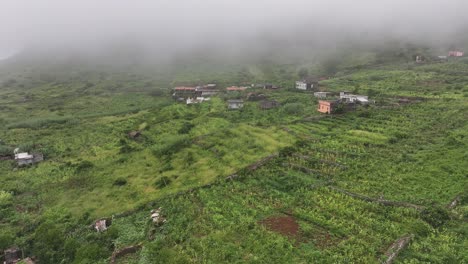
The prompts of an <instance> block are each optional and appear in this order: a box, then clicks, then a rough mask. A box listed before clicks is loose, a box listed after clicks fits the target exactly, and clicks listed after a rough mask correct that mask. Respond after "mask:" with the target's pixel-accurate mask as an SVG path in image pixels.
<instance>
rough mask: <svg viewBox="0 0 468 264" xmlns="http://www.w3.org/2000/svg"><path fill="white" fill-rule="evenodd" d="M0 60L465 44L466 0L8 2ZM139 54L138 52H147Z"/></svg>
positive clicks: (0, 15) (0, 20) (1, 2)
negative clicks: (27, 54) (38, 55)
mask: <svg viewBox="0 0 468 264" xmlns="http://www.w3.org/2000/svg"><path fill="white" fill-rule="evenodd" d="M0 6H1V8H0V59H1V58H4V57H7V56H9V55H11V54H14V53H19V52H21V51H25V50H26V51H27V50H32V49H35V50H36V51H41V52H42V53H44V54H47V55H48V56H50V55H52V54H54V53H56V52H57V51H59V50H60V51H62V52H65V53H66V52H75V53H76V52H77V53H86V54H91V55H93V56H97V55H98V54H102V53H106V52H107V53H109V51H110V50H112V51H114V52H115V53H119V50H127V51H128V50H131V51H132V52H131V53H132V54H133V55H135V54H137V55H138V56H140V57H142V58H143V57H144V58H158V59H170V58H173V56H176V55H178V56H180V55H181V54H190V53H191V52H194V51H197V52H204V53H216V54H222V55H229V54H230V55H232V56H241V55H242V54H244V55H246V54H249V55H248V56H250V55H252V54H257V53H259V54H260V53H263V54H270V53H274V52H276V51H278V52H291V53H301V52H302V51H303V50H305V49H309V50H311V49H313V50H315V51H316V52H319V51H320V50H321V49H333V48H335V49H337V48H339V47H340V45H344V44H347V45H348V44H355V45H365V44H367V45H380V44H382V43H384V42H387V41H389V40H401V41H411V42H415V43H423V44H425V45H434V46H442V47H443V46H444V45H446V46H448V45H452V46H453V45H460V43H461V41H462V40H463V39H462V37H463V35H465V34H466V28H467V27H466V26H467V25H468V16H466V15H465V13H466V10H467V9H468V1H466V0H289V1H279V0H178V1H172V0H0ZM138 56H137V57H138Z"/></svg>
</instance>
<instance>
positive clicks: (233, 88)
mask: <svg viewBox="0 0 468 264" xmlns="http://www.w3.org/2000/svg"><path fill="white" fill-rule="evenodd" d="M245 89H247V87H237V86H231V87H228V88H226V90H227V91H244V90H245Z"/></svg>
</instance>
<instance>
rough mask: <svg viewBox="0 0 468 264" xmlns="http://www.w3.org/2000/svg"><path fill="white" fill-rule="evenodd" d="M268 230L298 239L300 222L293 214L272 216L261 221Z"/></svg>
mask: <svg viewBox="0 0 468 264" xmlns="http://www.w3.org/2000/svg"><path fill="white" fill-rule="evenodd" d="M259 224H261V225H263V226H265V227H266V228H267V229H268V230H270V231H272V232H275V233H278V234H281V235H283V236H286V237H288V238H290V239H298V238H299V236H300V234H299V224H298V223H297V221H296V219H295V218H294V217H292V216H289V215H285V216H271V217H268V218H266V219H264V220H262V221H260V222H259Z"/></svg>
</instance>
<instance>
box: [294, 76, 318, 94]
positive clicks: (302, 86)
mask: <svg viewBox="0 0 468 264" xmlns="http://www.w3.org/2000/svg"><path fill="white" fill-rule="evenodd" d="M296 89H298V90H303V91H307V90H316V89H318V81H315V80H311V79H309V80H300V81H296Z"/></svg>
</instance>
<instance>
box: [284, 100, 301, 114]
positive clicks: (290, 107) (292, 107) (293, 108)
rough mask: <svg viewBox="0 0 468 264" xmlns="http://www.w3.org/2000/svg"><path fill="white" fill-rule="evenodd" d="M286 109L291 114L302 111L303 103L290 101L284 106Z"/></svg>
mask: <svg viewBox="0 0 468 264" xmlns="http://www.w3.org/2000/svg"><path fill="white" fill-rule="evenodd" d="M283 109H284V111H285V112H286V113H288V114H290V115H293V114H300V113H302V104H300V103H289V104H285V105H284V107H283Z"/></svg>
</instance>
